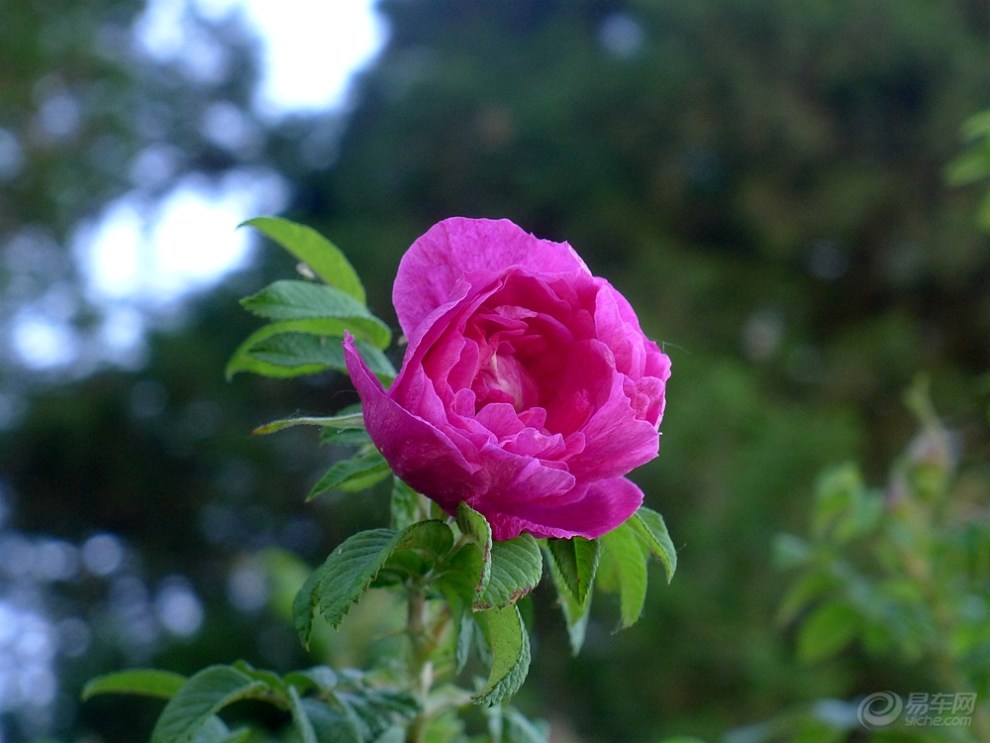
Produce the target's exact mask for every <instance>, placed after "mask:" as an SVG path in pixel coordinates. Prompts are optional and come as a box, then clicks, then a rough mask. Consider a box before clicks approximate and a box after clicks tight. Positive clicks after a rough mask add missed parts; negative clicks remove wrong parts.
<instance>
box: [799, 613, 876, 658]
mask: <svg viewBox="0 0 990 743" xmlns="http://www.w3.org/2000/svg"><path fill="white" fill-rule="evenodd" d="M860 625H861V622H860V618H859V614H857V613H856V611H855V610H854V609H853V608H852V607H850V606H849V605H848V604H843V603H839V602H837V601H836V602H830V603H827V604H822V605H821V606H819V607H818V608H817V609H815V610H814V611H813V612H812V613H811V614H809V615H808V618H807V619H805V620H804V623H803V624H802V625H801V629H800V630H799V631H798V637H797V655H798V658H799V659H801V660H802V661H804V662H805V663H818V662H819V661H823V660H827V659H828V658H831V657H832V656H833V655H835V654H836V653H838V652H839V651H840V650H842V649H843V648H844V647H846V645H848V644H849V643H850V642H852V640H853V638H855V637H856V635H857V634H858V633H859V629H860Z"/></svg>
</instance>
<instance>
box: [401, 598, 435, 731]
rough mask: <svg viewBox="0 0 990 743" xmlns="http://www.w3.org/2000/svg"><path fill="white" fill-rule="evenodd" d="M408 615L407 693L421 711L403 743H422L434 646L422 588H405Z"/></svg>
mask: <svg viewBox="0 0 990 743" xmlns="http://www.w3.org/2000/svg"><path fill="white" fill-rule="evenodd" d="M408 599H409V611H408V614H407V618H406V634H407V635H408V637H409V689H410V691H412V693H413V695H414V696H415V697H416V701H417V702H419V705H420V711H419V713H417V715H416V716H415V717H414V718H413V719H412V720H411V721H410V723H409V728H408V730H407V731H406V743H423V741H424V740H425V739H426V725H427V722H428V717H427V714H426V702H427V697H428V696H429V693H430V688H431V687H432V685H433V663H432V661H431V660H430V656H431V654H432V652H433V642H432V637H431V633H430V632H429V629H428V617H427V606H426V592H425V590H424V589H423V587H422V586H420V585H416V584H410V585H409V587H408Z"/></svg>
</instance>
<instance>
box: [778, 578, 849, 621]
mask: <svg viewBox="0 0 990 743" xmlns="http://www.w3.org/2000/svg"><path fill="white" fill-rule="evenodd" d="M834 587H835V579H834V578H833V577H832V575H830V574H828V573H824V574H823V573H808V574H807V575H805V576H804V577H802V578H801V579H800V580H799V581H798V582H797V583H795V584H793V585H792V586H791V587H790V588H789V589H788V590H787V593H785V594H784V598H783V600H782V601H781V602H780V608H779V609H778V610H777V621H778V622H780V623H781V624H787V623H788V622H792V621H794V619H795V618H796V617H797V615H798V614H799V613H800V612H802V611H803V610H804V608H805V607H806V606H807V605H808V604H809V603H811V602H812V601H814V600H815V599H817V598H819V597H820V596H821V595H822V594H824V593H827V592H828V591H830V590H832V589H833V588H834Z"/></svg>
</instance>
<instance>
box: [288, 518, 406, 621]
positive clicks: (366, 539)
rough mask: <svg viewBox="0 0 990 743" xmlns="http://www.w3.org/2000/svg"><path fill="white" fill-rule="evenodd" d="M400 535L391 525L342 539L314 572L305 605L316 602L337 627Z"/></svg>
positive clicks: (376, 573) (371, 579)
mask: <svg viewBox="0 0 990 743" xmlns="http://www.w3.org/2000/svg"><path fill="white" fill-rule="evenodd" d="M400 536H401V532H396V531H394V530H392V529H371V530H369V531H362V532H358V533H357V534H354V535H352V536H350V537H348V538H347V539H346V540H344V541H343V542H342V543H341V544H340V545H339V546H338V547H337V548H336V549H335V550H334V551H333V552H331V553H330V556H329V557H327V560H326V562H324V563H323V565H322V566H321V567H319V568H317V570H316V573H314V575H315V576H316V581H315V583H314V585H313V599H312V600H311V601H310V602H309V605H310V606H314V605H316V606H318V607H319V610H320V613H321V614H322V615H323V617H324V618H325V619H326V620H327V622H329V623H330V626H331V627H334V628H336V627H339V626H340V623H341V621H342V620H343V618H344V615H345V614H347V612H348V610H349V609H350V607H351V604H353V603H354V602H355V601H357V600H358V597H359V596H360V595H361V594H362V593H364V591H365V590H367V588H368V587H369V586H370V585H371V582H372V581H373V580H374V579H375V576H376V575H378V571H379V570H381V569H382V567H383V566H384V565H385V561H386V560H388V557H389V555H390V554H392V551H393V550H394V549H395V547H396V545H398V543H399V539H400ZM308 583H309V581H307V584H308ZM305 589H306V586H303V590H305ZM297 616H298V615H297ZM297 626H298V622H297Z"/></svg>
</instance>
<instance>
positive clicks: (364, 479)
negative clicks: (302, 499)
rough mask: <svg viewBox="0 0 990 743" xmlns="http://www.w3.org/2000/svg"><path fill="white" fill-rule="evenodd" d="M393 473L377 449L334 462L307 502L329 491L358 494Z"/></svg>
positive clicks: (310, 492)
mask: <svg viewBox="0 0 990 743" xmlns="http://www.w3.org/2000/svg"><path fill="white" fill-rule="evenodd" d="M391 473H392V470H390V469H389V466H388V462H386V461H385V460H384V459H383V458H382V455H381V454H379V453H378V450H377V449H375V448H369V449H367V450H366V451H363V452H359V453H358V454H356V455H355V456H353V457H351V458H350V459H343V460H341V461H339V462H334V463H333V465H332V466H331V467H330V469H328V470H327V471H326V473H325V474H324V475H323V477H321V478H320V479H319V481H317V483H316V484H315V485H314V486H313V487H312V489H310V491H309V494H308V495H307V496H306V501H307V502H308V501H311V500H313V498H315V497H316V496H318V495H320V494H321V493H325V492H327V491H328V490H342V491H343V492H345V493H356V492H358V491H361V490H366V489H367V488H370V487H371V486H373V485H376V484H378V483H380V482H381V481H382V480H384V479H385V478H387V477H388V476H389V475H390V474H391Z"/></svg>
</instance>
